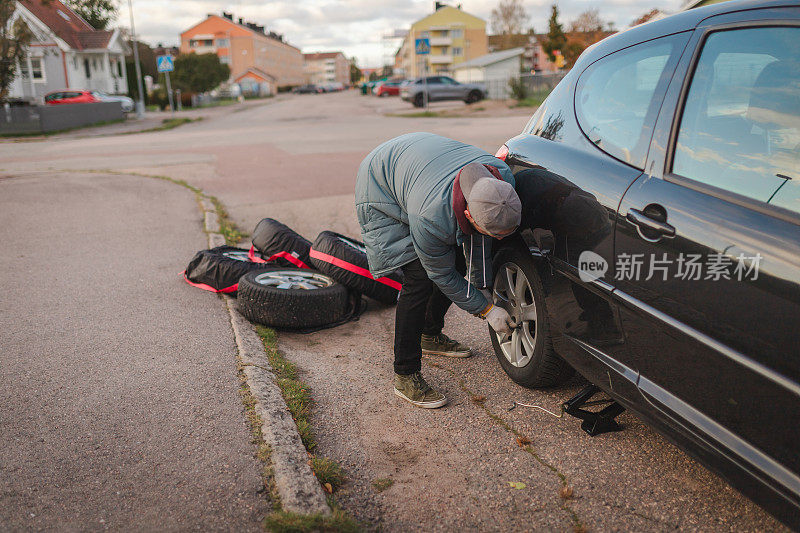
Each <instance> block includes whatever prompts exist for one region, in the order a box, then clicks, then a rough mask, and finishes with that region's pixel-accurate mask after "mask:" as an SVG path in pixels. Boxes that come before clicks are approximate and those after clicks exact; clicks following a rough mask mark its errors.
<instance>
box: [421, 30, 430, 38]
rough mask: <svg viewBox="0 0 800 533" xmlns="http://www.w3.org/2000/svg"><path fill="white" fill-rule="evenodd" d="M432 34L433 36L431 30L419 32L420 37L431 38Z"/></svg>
mask: <svg viewBox="0 0 800 533" xmlns="http://www.w3.org/2000/svg"><path fill="white" fill-rule="evenodd" d="M430 36H431V32H429V31H423V32H420V34H419V38H420V39H429V38H430Z"/></svg>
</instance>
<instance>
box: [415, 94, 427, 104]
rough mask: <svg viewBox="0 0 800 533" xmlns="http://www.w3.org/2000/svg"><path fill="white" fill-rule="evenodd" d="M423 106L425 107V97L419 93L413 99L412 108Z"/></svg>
mask: <svg viewBox="0 0 800 533" xmlns="http://www.w3.org/2000/svg"><path fill="white" fill-rule="evenodd" d="M423 105H425V97H424V96H423V95H422V93H419V94H418V95H416V96H415V97H414V107H422V106H423Z"/></svg>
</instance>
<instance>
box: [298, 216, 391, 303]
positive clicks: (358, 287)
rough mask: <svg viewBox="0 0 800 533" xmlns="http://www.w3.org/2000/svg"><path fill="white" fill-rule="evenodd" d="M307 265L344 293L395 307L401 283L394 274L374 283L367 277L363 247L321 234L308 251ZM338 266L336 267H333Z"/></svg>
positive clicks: (348, 239) (355, 242) (343, 237)
mask: <svg viewBox="0 0 800 533" xmlns="http://www.w3.org/2000/svg"><path fill="white" fill-rule="evenodd" d="M311 263H312V265H313V266H314V268H316V269H317V270H319V271H320V272H322V273H324V274H327V275H329V276H330V277H332V278H333V279H335V280H336V281H338V282H339V283H341V284H342V285H344V286H345V287H347V288H348V289H350V290H352V291H354V292H357V293H359V294H363V295H364V296H368V297H369V298H372V299H373V300H376V301H378V302H381V303H383V304H386V305H395V304H396V303H397V297H398V295H399V294H400V286H401V284H402V282H403V278H402V274H401V273H399V272H396V273H394V274H390V275H388V276H386V277H385V278H380V279H378V280H376V279H374V278H373V277H372V276H371V275H370V273H369V263H368V261H367V250H366V248H365V247H364V243H362V242H360V241H357V240H354V239H351V238H349V237H345V236H344V235H341V234H339V233H334V232H332V231H323V232H322V233H320V234H319V236H317V238H316V240H314V244H313V245H312V247H311ZM336 263H338V264H336Z"/></svg>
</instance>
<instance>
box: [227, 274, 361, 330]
mask: <svg viewBox="0 0 800 533" xmlns="http://www.w3.org/2000/svg"><path fill="white" fill-rule="evenodd" d="M237 306H238V308H239V312H240V313H241V314H242V315H243V316H244V317H245V318H247V319H248V320H250V321H251V322H255V323H257V324H262V325H264V326H270V327H274V328H283V329H302V328H316V327H321V326H325V325H328V324H333V323H336V322H339V321H341V320H342V319H344V318H345V317H346V316H347V315H348V313H349V312H350V307H351V305H350V296H349V293H348V291H347V288H346V287H345V286H344V285H341V284H339V283H336V281H335V280H334V279H333V278H331V277H330V276H327V275H325V274H323V273H321V272H318V271H316V270H310V269H307V268H288V267H287V268H277V269H272V270H270V271H268V272H261V273H260V272H250V273H247V274H245V275H244V276H242V278H241V279H240V280H239V296H238V301H237Z"/></svg>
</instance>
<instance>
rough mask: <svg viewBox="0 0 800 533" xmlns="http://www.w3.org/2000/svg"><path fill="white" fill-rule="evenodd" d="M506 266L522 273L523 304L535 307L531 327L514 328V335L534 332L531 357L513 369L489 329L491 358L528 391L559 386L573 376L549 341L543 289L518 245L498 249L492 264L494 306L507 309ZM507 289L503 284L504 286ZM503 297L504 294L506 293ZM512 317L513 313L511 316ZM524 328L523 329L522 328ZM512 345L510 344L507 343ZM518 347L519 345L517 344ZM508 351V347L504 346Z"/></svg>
mask: <svg viewBox="0 0 800 533" xmlns="http://www.w3.org/2000/svg"><path fill="white" fill-rule="evenodd" d="M509 265H511V266H510V268H511V270H516V271H517V274H516V275H517V276H518V275H519V273H522V274H524V276H525V278H527V284H526V286H525V288H524V290H523V291H521V292H523V293H524V294H523V295H522V298H523V301H524V302H525V303H526V304H528V303H531V302H529V301H528V300H531V301H532V303H533V304H534V305H535V310H536V320H535V321H533V324H531V323H530V321H529V322H528V323H527V326H524V327H522V328H518V330H517V332H516V334H517V335H524V334H525V332H526V331H527V332H530V330H531V329H533V330H534V331H535V336H534V342H533V354H532V356H531V357H530V360H529V361H528V362H527V363H526V364H524V365H523V366H515V365H514V364H512V363H511V361H510V360H509V359H508V357H506V355H505V354H504V351H503V347H502V346H501V343H500V340H499V339H498V336H497V334H496V333H495V332H494V331H493V330H492V328H491V327H489V337H490V338H491V340H492V347H493V348H494V352H495V355H496V356H497V359H498V360H499V361H500V366H502V367H503V370H504V371H505V373H506V374H508V376H509V377H510V378H511V379H512V380H513V381H514V382H515V383H517V384H519V385H522V386H523V387H528V388H540V387H552V386H555V385H559V384H561V383H563V382H565V381H566V380H568V379H569V378H570V377H571V376H572V375H573V374H574V372H575V371H574V370H573V369H572V367H571V366H569V364H568V363H567V362H566V361H564V360H563V359H562V358H561V357H559V356H558V354H556V353H555V351H554V350H553V343H552V340H551V338H550V322H549V318H548V315H547V307H546V303H545V299H544V289H543V288H542V281H541V278H540V277H539V273H538V271H537V270H536V266H535V265H534V263H533V260H532V259H531V258H530V255H528V254H526V253H525V252H524V251H523V250H520V248H519V247H518V246H515V245H513V244H512V245H510V246H506V247H503V248H501V249H500V250H498V252H497V254H496V255H495V258H494V261H493V267H494V268H493V271H494V273H495V281H494V285H493V298H494V301H495V303H496V304H500V305H501V307H507V306H506V305H504V304H503V302H504V299H503V295H502V294H501V293H503V290H502V287H503V283H502V281H501V279H500V278H501V276H507V273H506V272H507V267H508V266H509ZM506 286H507V285H506ZM506 296H507V291H506ZM512 316H513V313H512ZM525 328H527V329H525ZM509 344H510V345H513V342H512V343H509ZM520 348H522V345H520ZM507 349H510V346H509V347H507Z"/></svg>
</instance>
